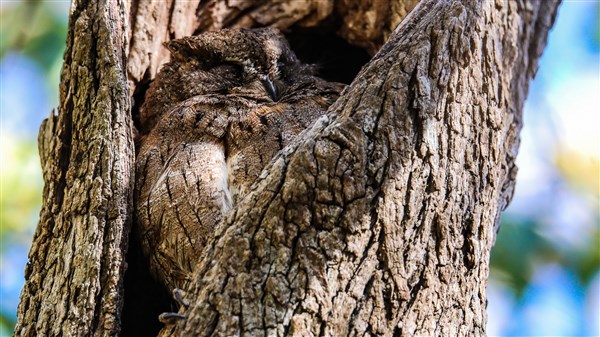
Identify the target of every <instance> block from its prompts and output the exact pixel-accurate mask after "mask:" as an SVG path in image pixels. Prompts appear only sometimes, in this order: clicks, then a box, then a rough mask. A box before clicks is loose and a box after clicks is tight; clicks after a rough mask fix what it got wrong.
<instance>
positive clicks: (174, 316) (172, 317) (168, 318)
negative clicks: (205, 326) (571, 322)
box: [158, 312, 187, 325]
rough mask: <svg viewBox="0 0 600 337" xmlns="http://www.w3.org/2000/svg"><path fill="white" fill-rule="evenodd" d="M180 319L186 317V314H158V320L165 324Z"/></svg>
mask: <svg viewBox="0 0 600 337" xmlns="http://www.w3.org/2000/svg"><path fill="white" fill-rule="evenodd" d="M182 319H187V316H186V315H184V314H180V313H178V312H163V313H162V314H160V315H158V320H159V321H160V322H161V323H163V324H167V325H171V324H175V323H177V322H178V321H180V320H182Z"/></svg>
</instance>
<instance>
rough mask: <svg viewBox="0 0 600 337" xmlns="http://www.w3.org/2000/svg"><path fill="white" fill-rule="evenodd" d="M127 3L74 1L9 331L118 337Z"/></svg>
mask: <svg viewBox="0 0 600 337" xmlns="http://www.w3.org/2000/svg"><path fill="white" fill-rule="evenodd" d="M124 7H125V5H124V2H121V1H112V2H110V3H107V2H106V1H102V0H98V1H74V3H73V4H72V13H71V18H70V30H69V33H68V37H67V50H66V52H65V65H64V66H63V70H62V75H61V85H60V107H59V108H58V115H54V114H52V115H51V116H50V117H49V118H48V119H47V120H45V121H44V123H43V124H42V126H41V128H40V134H39V150H40V157H41V162H42V168H43V174H44V181H45V182H46V185H45V187H44V192H43V193H44V197H43V206H42V211H41V213H40V222H39V225H38V227H37V229H36V232H35V236H34V239H33V244H32V248H31V251H30V253H29V262H28V264H27V267H26V268H25V278H26V283H25V286H24V288H23V291H22V293H21V302H20V304H19V308H18V322H17V326H16V328H15V336H115V335H117V334H118V333H119V329H120V324H121V322H120V315H121V308H122V301H123V285H122V283H123V274H124V272H125V255H124V252H125V250H126V245H127V237H128V233H129V227H130V222H131V207H132V198H131V196H132V182H133V180H132V178H133V168H134V156H135V152H134V145H133V141H132V132H131V115H130V98H129V90H128V88H127V78H126V73H125V67H126V59H125V56H126V55H127V54H126V46H127V38H126V35H125V34H126V21H125V20H124V18H125V17H126V16H125V15H124V13H125V8H124Z"/></svg>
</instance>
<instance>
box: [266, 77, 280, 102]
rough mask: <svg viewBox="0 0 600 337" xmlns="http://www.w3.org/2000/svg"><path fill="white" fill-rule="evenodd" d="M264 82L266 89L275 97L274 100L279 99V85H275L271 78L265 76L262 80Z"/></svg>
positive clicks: (272, 97)
mask: <svg viewBox="0 0 600 337" xmlns="http://www.w3.org/2000/svg"><path fill="white" fill-rule="evenodd" d="M262 84H263V86H264V87H265V90H266V91H267V93H268V94H269V96H271V99H273V101H277V100H278V99H279V91H278V90H277V87H276V86H275V83H273V81H272V80H271V78H269V77H265V78H264V79H263V80H262Z"/></svg>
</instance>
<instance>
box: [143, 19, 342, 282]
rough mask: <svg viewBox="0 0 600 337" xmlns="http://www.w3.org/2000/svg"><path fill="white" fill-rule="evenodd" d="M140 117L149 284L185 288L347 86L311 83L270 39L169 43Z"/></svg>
mask: <svg viewBox="0 0 600 337" xmlns="http://www.w3.org/2000/svg"><path fill="white" fill-rule="evenodd" d="M168 48H169V50H170V51H171V54H172V60H171V62H169V63H167V64H165V66H164V67H163V68H162V69H161V71H160V73H159V74H158V75H157V77H156V79H155V80H154V82H153V83H152V84H151V86H150V88H149V89H148V93H147V95H146V99H145V102H144V104H143V105H142V108H141V110H140V119H141V125H142V129H141V136H140V139H139V142H138V156H137V162H136V174H137V179H136V197H135V201H136V215H137V219H138V221H137V226H136V233H137V234H138V235H139V237H140V239H141V242H142V246H143V250H144V254H145V255H146V256H147V258H148V259H149V265H150V269H151V272H152V274H153V275H154V276H155V277H156V278H157V279H158V280H159V281H161V282H162V283H163V284H164V285H165V286H166V287H167V288H169V289H173V288H184V287H185V286H186V283H187V282H186V280H187V279H188V278H189V276H190V274H191V271H192V270H193V267H194V265H195V264H196V262H197V261H198V259H199V257H200V255H201V252H202V249H203V247H204V245H205V243H206V241H207V239H208V238H210V236H211V235H212V233H213V231H214V228H215V226H216V225H217V224H218V223H219V221H220V220H221V219H222V217H223V214H224V213H226V212H227V211H228V210H229V209H231V208H232V207H235V205H236V204H237V203H238V202H239V201H240V200H241V199H242V198H243V197H244V196H245V195H246V194H247V193H248V192H249V191H250V189H251V186H252V183H253V182H254V181H255V180H256V178H257V177H258V176H259V175H260V172H261V171H262V169H263V168H264V167H265V165H266V164H268V163H269V161H270V160H271V158H273V157H274V156H275V154H276V153H277V152H278V151H280V150H281V149H282V148H283V147H285V146H286V145H288V144H289V143H290V142H291V141H292V140H293V139H294V138H295V136H296V135H297V134H298V133H300V132H301V131H302V130H304V129H305V128H307V127H308V126H309V125H310V124H311V123H312V122H314V121H315V120H316V119H317V117H318V116H320V115H322V114H324V113H325V111H326V110H327V108H328V107H329V105H330V104H332V103H333V102H334V101H335V99H337V97H338V94H339V92H340V90H341V89H342V86H341V85H340V84H337V83H329V82H326V81H324V80H322V79H320V78H318V77H316V76H315V75H314V70H313V68H312V67H310V66H307V65H304V64H302V63H300V62H299V61H298V59H297V58H296V56H295V55H294V54H293V52H292V51H291V50H290V48H289V46H288V44H287V42H286V40H285V38H284V37H283V36H282V35H281V34H280V33H279V32H278V31H277V30H274V29H269V28H263V29H254V30H243V29H231V30H222V31H218V32H210V33H205V34H203V35H200V36H193V37H186V38H183V39H179V40H174V41H172V42H171V43H170V44H169V46H168Z"/></svg>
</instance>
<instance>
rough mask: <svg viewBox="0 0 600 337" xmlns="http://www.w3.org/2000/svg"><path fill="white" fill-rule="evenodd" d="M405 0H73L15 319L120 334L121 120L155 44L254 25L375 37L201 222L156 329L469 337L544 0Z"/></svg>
mask: <svg viewBox="0 0 600 337" xmlns="http://www.w3.org/2000/svg"><path fill="white" fill-rule="evenodd" d="M415 2H416V1H414V0H412V1H411V0H407V1H402V0H372V1H369V2H367V3H368V5H367V3H365V2H361V1H357V0H339V1H336V2H335V3H334V2H333V0H330V1H317V0H314V1H309V0H307V1H293V0H287V1H286V0H280V1H272V2H265V1H257V2H249V1H231V0H229V1H225V0H222V1H220V0H210V1H206V2H200V1H195V2H194V1H189V2H172V1H167V2H150V1H149V0H140V1H136V2H129V1H119V0H89V1H83V0H81V1H74V3H73V5H72V13H71V18H70V30H69V34H68V38H67V50H66V52H65V64H64V66H63V73H62V78H61V87H60V91H61V92H60V106H59V109H58V114H57V115H56V116H55V115H51V116H50V118H48V119H47V120H46V121H45V122H44V123H43V124H42V127H41V129H40V137H39V143H40V154H41V159H42V166H43V172H44V180H45V182H46V186H45V188H44V198H43V200H44V203H43V207H42V211H41V214H40V223H39V225H38V228H37V230H36V234H35V237H34V242H33V246H32V248H31V252H30V255H29V258H30V261H29V263H28V265H27V268H26V271H25V277H26V283H25V287H24V289H23V292H22V294H21V303H20V305H19V309H18V322H17V327H16V330H15V335H16V336H62V335H66V336H71V335H78V336H79V335H81V336H91V335H94V336H114V335H117V334H119V333H120V331H121V327H122V322H121V317H122V307H123V302H124V301H125V300H124V298H125V297H124V293H125V294H127V293H128V292H130V291H133V289H131V288H132V287H129V286H127V287H125V286H124V279H125V270H126V263H125V259H126V252H127V248H128V242H129V238H128V233H129V230H130V225H131V222H132V185H133V181H134V180H133V179H134V175H133V163H134V160H135V148H134V143H133V137H134V131H133V130H134V127H133V121H135V120H136V118H137V108H138V107H139V105H140V100H141V99H142V98H143V92H144V90H145V88H146V86H147V83H148V81H149V80H151V79H152V78H153V77H154V75H155V74H156V72H157V70H158V69H159V67H160V65H161V64H162V63H164V62H165V61H166V60H167V57H168V55H167V53H166V51H165V50H164V48H163V47H162V43H163V42H165V41H168V40H170V39H173V38H178V37H182V36H185V35H190V34H193V33H200V32H202V31H206V30H210V29H219V28H223V27H232V26H236V27H237V26H242V27H253V26H261V25H274V26H277V27H279V28H281V29H287V30H288V31H289V32H290V34H293V33H294V32H296V31H300V32H306V31H307V30H311V29H312V30H317V31H327V32H329V33H333V32H336V31H337V32H339V34H340V35H341V36H343V37H344V38H345V39H346V40H347V41H349V42H351V43H353V44H355V45H358V46H361V47H364V48H366V49H367V50H368V51H370V52H371V53H372V52H374V51H375V50H376V49H377V48H378V47H379V46H381V45H382V44H383V42H384V40H385V39H386V38H387V37H388V36H389V39H388V40H387V42H385V45H383V47H382V48H381V49H380V50H379V51H378V52H377V54H376V55H375V56H374V57H373V58H372V60H371V61H370V62H369V63H368V64H367V65H366V66H365V67H364V68H363V69H362V70H361V72H360V73H359V74H358V75H357V76H356V78H355V79H354V81H353V82H352V84H351V85H350V86H349V87H348V88H347V90H345V92H344V94H343V95H342V97H341V98H340V99H339V100H338V101H337V102H336V103H335V104H334V105H333V106H332V107H331V108H330V109H329V114H328V116H326V117H322V118H321V119H319V120H318V121H317V122H316V123H315V124H314V126H313V127H312V128H311V129H310V131H309V132H307V133H304V134H303V135H302V138H301V139H299V140H298V142H296V143H295V144H294V145H293V146H291V147H289V148H287V149H285V150H284V151H283V153H282V154H281V156H279V157H277V158H275V160H274V161H273V163H272V165H270V166H269V167H268V168H267V171H268V174H263V176H262V177H263V178H262V179H261V180H260V181H259V183H258V184H257V185H256V189H255V190H254V191H253V192H252V193H251V194H250V195H249V196H248V197H246V198H245V199H244V200H243V201H242V202H241V204H240V205H239V206H238V207H236V209H235V210H234V211H232V212H231V214H230V216H228V217H227V219H226V221H224V223H223V224H222V225H221V226H219V227H218V228H217V231H216V233H215V237H214V238H213V239H212V240H210V242H209V247H208V248H207V249H206V250H205V251H206V256H205V257H204V258H203V259H202V260H201V261H199V264H198V266H197V268H196V272H195V274H194V285H195V286H194V289H192V290H191V291H190V292H189V293H188V294H187V298H188V299H189V300H190V302H191V305H190V307H189V308H187V309H186V308H181V310H180V312H181V313H182V314H185V315H186V316H187V317H188V318H187V319H186V320H182V321H180V322H178V323H176V324H173V325H169V326H166V327H165V329H163V330H162V331H161V335H162V336H170V335H207V336H208V335H226V336H229V335H242V334H247V335H307V336H308V335H330V336H344V335H358V336H363V335H385V336H392V335H394V336H396V335H398V336H400V335H436V336H437V335H448V336H455V335H461V336H463V335H484V334H485V307H486V303H487V302H486V296H485V290H486V285H487V277H488V268H489V255H490V250H491V248H492V246H493V242H494V237H495V224H497V223H498V219H499V215H500V212H501V211H502V210H503V209H504V208H505V207H506V205H507V204H508V202H509V201H510V197H511V195H512V191H513V187H514V183H515V182H514V179H515V175H516V167H515V163H514V161H515V157H516V154H517V150H518V144H519V131H520V129H521V126H522V118H521V112H522V107H523V102H524V100H525V98H526V95H527V90H528V83H529V80H530V79H531V78H532V77H533V75H534V74H535V71H536V69H537V60H538V58H539V57H540V55H541V53H542V51H543V48H544V46H545V43H546V37H547V34H548V31H549V29H550V27H551V26H552V24H553V22H554V18H555V14H556V9H557V7H558V2H557V1H538V2H529V1H525V0H519V1H517V0H515V1H508V2H501V1H496V2H492V1H480V2H476V1H472V0H463V1H449V0H440V1H437V0H423V1H421V2H420V3H419V4H418V5H417V7H416V8H415V9H414V10H413V11H412V12H411V13H410V14H409V15H408V16H407V17H406V18H404V16H406V13H407V12H408V10H409V9H410V8H412V6H414V4H415ZM402 18H404V20H402ZM130 20H131V22H130ZM401 20H402V22H401V23H400V25H399V26H398V27H397V28H396V29H395V30H393V27H394V26H395V25H396V24H397V23H398V22H400V21H401ZM332 22H333V23H332ZM311 27H312V28H311ZM332 27H333V28H332ZM357 27H359V28H357ZM392 30H393V33H391V35H390V32H392ZM311 36H312V35H311ZM292 46H294V45H293V44H292ZM334 52H335V50H334ZM337 53H338V54H339V53H340V52H339V51H338V52H337ZM131 95H133V97H134V98H135V100H136V101H135V103H134V104H133V105H131V103H130V102H131V99H130V96H131ZM132 247H135V245H134V243H132ZM132 249H134V248H132ZM133 267H134V266H131V268H133ZM147 295H148V296H153V295H152V294H147ZM127 301H129V302H132V301H134V300H127ZM125 304H126V306H130V307H134V308H135V303H125ZM132 310H135V309H132ZM126 316H127V315H126ZM146 323H148V322H146ZM129 331H131V330H129Z"/></svg>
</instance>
